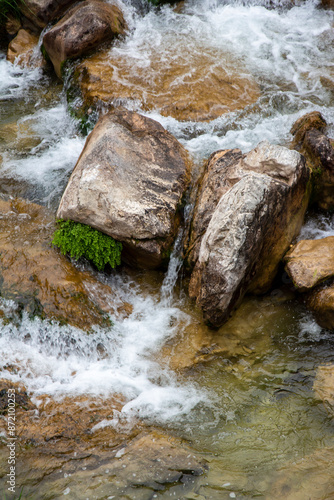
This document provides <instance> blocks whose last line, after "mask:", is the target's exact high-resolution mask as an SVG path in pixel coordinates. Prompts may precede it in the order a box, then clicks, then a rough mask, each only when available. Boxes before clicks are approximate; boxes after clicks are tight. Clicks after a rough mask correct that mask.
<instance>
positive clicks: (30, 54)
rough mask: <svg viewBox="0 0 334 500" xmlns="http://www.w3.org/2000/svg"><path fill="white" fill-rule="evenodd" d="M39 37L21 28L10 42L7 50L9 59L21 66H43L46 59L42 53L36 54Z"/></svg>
mask: <svg viewBox="0 0 334 500" xmlns="http://www.w3.org/2000/svg"><path fill="white" fill-rule="evenodd" d="M37 44H38V37H37V36H36V35H34V34H32V33H29V31H27V30H24V29H20V31H19V32H18V34H17V35H16V37H15V38H14V39H13V40H12V41H11V42H10V44H9V46H8V51H7V59H8V61H10V62H12V63H16V64H19V65H20V66H28V67H42V66H45V64H46V61H45V60H44V59H43V57H42V54H35V48H36V47H37Z"/></svg>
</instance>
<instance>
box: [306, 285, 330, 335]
mask: <svg viewBox="0 0 334 500" xmlns="http://www.w3.org/2000/svg"><path fill="white" fill-rule="evenodd" d="M306 305H307V307H308V308H309V309H310V310H311V311H312V312H313V314H314V316H315V318H316V320H317V322H318V323H319V325H320V326H322V327H323V328H327V329H328V330H334V285H333V284H332V285H329V286H325V287H320V288H318V289H315V290H312V291H311V292H310V294H309V295H308V296H307V298H306Z"/></svg>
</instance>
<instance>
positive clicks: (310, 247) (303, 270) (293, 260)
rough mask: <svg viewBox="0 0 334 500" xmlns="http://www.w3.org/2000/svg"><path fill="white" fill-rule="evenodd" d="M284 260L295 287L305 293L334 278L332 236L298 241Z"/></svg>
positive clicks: (333, 239) (333, 244)
mask: <svg viewBox="0 0 334 500" xmlns="http://www.w3.org/2000/svg"><path fill="white" fill-rule="evenodd" d="M284 260H285V262H286V266H285V269H286V271H287V273H288V275H289V276H290V278H291V279H292V281H293V283H294V285H295V287H296V288H297V289H298V290H299V291H300V292H305V291H306V290H309V289H311V288H313V287H315V286H316V285H318V284H319V283H321V282H322V281H325V280H327V279H328V278H331V277H333V276H334V236H329V237H328V238H322V239H319V240H302V241H299V242H298V243H297V244H296V245H295V246H294V247H293V248H291V250H289V252H288V253H287V254H286V255H285V257H284Z"/></svg>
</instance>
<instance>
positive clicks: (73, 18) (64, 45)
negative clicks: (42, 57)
mask: <svg viewBox="0 0 334 500" xmlns="http://www.w3.org/2000/svg"><path fill="white" fill-rule="evenodd" d="M125 30H126V23H125V20H124V17H123V14H122V12H121V11H120V9H119V8H118V7H117V6H116V5H110V4H108V3H103V2H101V1H99V0H86V1H84V2H80V3H79V4H77V5H75V6H74V7H73V8H71V9H70V10H69V11H68V12H67V13H66V15H65V16H64V17H63V18H62V19H61V20H60V21H59V22H58V23H57V24H56V25H55V26H54V27H53V28H51V30H50V31H48V32H47V33H46V34H45V35H44V37H43V44H44V47H45V49H46V51H47V53H48V55H49V57H50V59H51V61H52V63H53V66H54V69H55V71H56V73H57V75H58V77H60V78H61V68H62V64H63V63H64V62H65V61H66V60H67V59H71V58H75V57H79V56H82V55H84V54H86V53H87V52H89V51H91V50H92V49H96V48H97V47H98V46H99V45H101V44H102V43H105V42H108V41H110V40H112V39H113V38H114V37H115V36H117V35H120V34H124V33H125Z"/></svg>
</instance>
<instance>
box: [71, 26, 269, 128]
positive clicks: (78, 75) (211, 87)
mask: <svg viewBox="0 0 334 500" xmlns="http://www.w3.org/2000/svg"><path fill="white" fill-rule="evenodd" d="M183 44H184V46H183ZM180 45H181V47H182V57H179V58H177V59H176V60H174V54H173V55H171V56H170V58H169V59H166V57H164V56H165V54H164V52H162V53H160V52H159V50H160V45H159V48H154V47H150V50H152V51H153V54H152V55H151V61H150V65H149V67H147V64H146V60H145V64H140V63H138V59H137V58H133V57H131V56H130V55H129V54H127V55H126V56H121V55H118V54H117V53H115V54H114V53H111V52H110V51H106V52H101V53H99V54H96V55H94V56H92V57H90V58H88V59H86V60H84V61H83V62H82V63H80V64H79V65H78V66H77V67H76V69H75V72H74V78H73V80H72V86H73V87H74V88H76V87H77V88H78V89H79V90H80V93H81V96H82V99H83V102H84V104H83V107H84V108H85V109H86V110H87V109H88V108H89V107H90V106H92V105H96V104H97V103H99V102H103V103H107V104H110V103H112V102H113V101H114V100H124V99H131V100H134V101H139V102H141V103H142V106H143V109H144V110H145V111H148V110H152V109H158V110H159V112H160V113H161V114H162V115H163V116H172V117H173V118H176V119H177V120H195V121H209V120H214V119H215V118H217V117H219V116H221V115H222V114H224V113H227V112H229V111H234V110H237V109H242V108H244V107H245V106H247V105H248V104H252V103H253V102H255V101H256V100H257V99H258V97H259V95H260V90H259V88H258V86H257V84H256V83H255V81H254V80H253V78H252V77H251V75H248V74H247V71H245V68H242V67H240V64H238V63H237V62H236V61H233V60H232V61H229V59H228V56H226V54H217V53H215V52H214V51H210V50H206V51H205V52H204V53H203V50H201V51H199V50H197V51H196V50H193V45H192V44H191V43H189V40H188V41H187V40H185V39H184V37H183V36H181V35H180ZM155 50H156V51H157V52H156V53H155V52H154V51H155ZM218 60H221V61H222V63H221V64H218V63H217V61H218ZM152 75H154V77H153V76H152ZM241 75H242V76H241Z"/></svg>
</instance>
